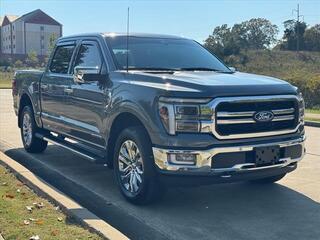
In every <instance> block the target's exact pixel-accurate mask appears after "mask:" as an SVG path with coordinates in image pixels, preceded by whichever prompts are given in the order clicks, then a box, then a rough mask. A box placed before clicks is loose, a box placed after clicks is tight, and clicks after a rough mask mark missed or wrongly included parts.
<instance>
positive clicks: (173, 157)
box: [168, 153, 197, 165]
mask: <svg viewBox="0 0 320 240" xmlns="http://www.w3.org/2000/svg"><path fill="white" fill-rule="evenodd" d="M168 160H169V162H170V163H173V164H183V165H195V164H196V160H197V155H196V154H193V153H170V154H168Z"/></svg>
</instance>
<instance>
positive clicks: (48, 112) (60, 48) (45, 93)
mask: <svg viewBox="0 0 320 240" xmlns="http://www.w3.org/2000/svg"><path fill="white" fill-rule="evenodd" d="M75 47H76V43H75V42H64V43H61V44H57V46H56V48H55V50H54V54H53V57H52V59H51V62H50V63H49V65H48V68H47V70H46V71H45V73H44V75H43V77H42V79H41V83H40V88H41V109H42V112H41V118H42V121H43V125H44V127H45V128H46V129H49V130H52V131H56V132H59V133H64V132H65V131H67V129H66V128H65V125H64V120H65V117H66V115H67V112H68V109H67V108H66V107H65V106H66V101H67V94H68V89H69V86H70V84H69V83H70V79H72V75H71V74H70V68H71V62H72V58H73V55H74V53H75Z"/></svg>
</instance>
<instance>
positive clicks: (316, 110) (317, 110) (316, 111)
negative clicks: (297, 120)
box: [306, 109, 320, 114]
mask: <svg viewBox="0 0 320 240" xmlns="http://www.w3.org/2000/svg"><path fill="white" fill-rule="evenodd" d="M306 113H315V114H320V109H306Z"/></svg>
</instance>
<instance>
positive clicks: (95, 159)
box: [35, 133, 102, 162]
mask: <svg viewBox="0 0 320 240" xmlns="http://www.w3.org/2000/svg"><path fill="white" fill-rule="evenodd" d="M35 136H36V137H37V138H40V139H43V140H45V141H47V142H50V143H53V144H55V145H58V146H60V147H63V148H65V149H68V150H69V151H71V152H73V153H76V154H78V155H80V156H82V157H85V158H87V159H89V160H90V161H92V162H101V159H102V158H101V157H99V156H97V155H95V154H93V153H91V152H89V151H87V150H85V149H82V148H81V147H79V146H76V145H75V144H72V143H70V142H68V141H65V140H61V139H59V138H57V137H55V136H53V135H51V134H49V135H43V134H40V133H36V134H35Z"/></svg>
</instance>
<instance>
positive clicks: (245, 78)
mask: <svg viewBox="0 0 320 240" xmlns="http://www.w3.org/2000/svg"><path fill="white" fill-rule="evenodd" d="M12 91H13V99H14V109H15V112H16V114H17V116H18V126H19V127H20V128H21V137H22V141H23V145H24V148H25V149H26V151H28V152H31V153H40V152H43V151H44V150H45V149H46V147H47V143H48V142H51V143H54V144H58V145H60V146H62V147H65V148H67V149H69V150H71V151H73V152H75V153H77V154H79V155H81V156H82V157H86V158H89V159H91V160H94V161H96V162H98V163H103V164H107V165H108V166H109V167H110V168H113V169H114V173H115V174H114V175H115V177H116V179H117V183H118V185H119V188H120V191H121V193H122V194H123V195H124V197H125V198H126V199H128V200H129V201H130V202H132V203H135V204H146V203H148V202H152V201H154V200H156V199H159V197H160V196H161V193H162V192H163V190H164V189H165V188H166V187H167V186H168V185H169V186H170V185H176V184H178V185H180V184H185V185H199V184H208V183H225V182H234V181H251V182H257V183H273V182H276V181H278V180H280V179H281V178H283V177H284V176H285V175H286V174H287V173H289V172H291V171H293V170H294V169H296V167H297V163H298V162H299V161H300V160H301V159H302V158H303V156H304V153H305V148H304V141H305V131H304V119H303V118H304V101H303V98H302V96H301V94H300V92H299V90H298V89H297V88H296V87H294V86H292V85H290V84H289V83H287V82H285V81H282V80H279V79H276V78H272V77H267V76H261V75H255V74H247V73H241V72H238V71H236V70H235V69H233V68H231V67H228V66H226V65H225V64H224V63H223V62H222V61H221V60H219V59H218V58H217V57H215V56H214V55H213V54H212V53H210V52H209V51H207V50H206V49H205V48H204V47H203V46H201V45H200V44H199V43H197V42H195V41H193V40H189V39H186V38H181V37H175V36H168V35H156V34H130V35H126V34H113V33H104V34H83V35H75V36H70V37H62V38H60V39H58V41H57V43H56V46H55V48H54V50H53V53H52V54H51V57H50V59H49V62H48V65H47V67H46V69H45V70H44V71H34V70H23V71H17V72H16V74H15V77H14V79H13V88H12ZM66 161H67V159H66Z"/></svg>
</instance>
